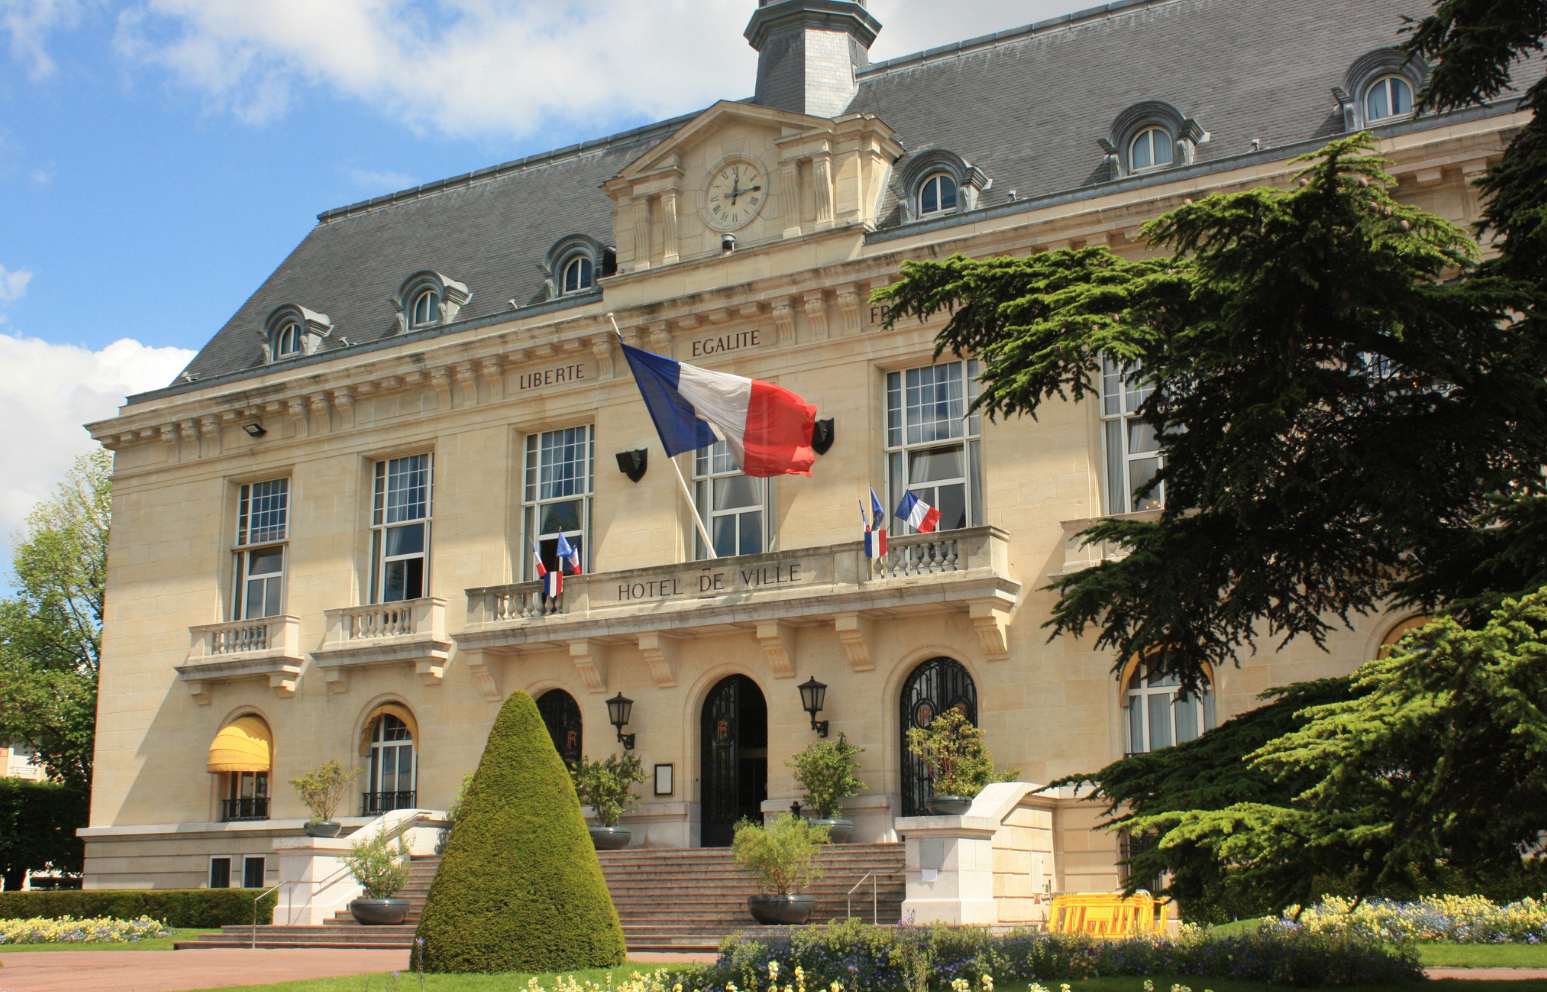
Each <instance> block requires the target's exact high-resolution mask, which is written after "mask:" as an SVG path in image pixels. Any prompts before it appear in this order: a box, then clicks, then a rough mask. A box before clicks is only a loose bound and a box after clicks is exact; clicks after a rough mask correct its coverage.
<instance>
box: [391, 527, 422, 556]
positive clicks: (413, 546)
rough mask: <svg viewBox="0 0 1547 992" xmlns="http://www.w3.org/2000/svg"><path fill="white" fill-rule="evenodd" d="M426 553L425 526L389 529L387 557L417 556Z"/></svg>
mask: <svg viewBox="0 0 1547 992" xmlns="http://www.w3.org/2000/svg"><path fill="white" fill-rule="evenodd" d="M423 552H424V524H408V525H406V526H403V527H389V528H387V557H388V558H396V557H398V556H399V555H417V554H422V553H423Z"/></svg>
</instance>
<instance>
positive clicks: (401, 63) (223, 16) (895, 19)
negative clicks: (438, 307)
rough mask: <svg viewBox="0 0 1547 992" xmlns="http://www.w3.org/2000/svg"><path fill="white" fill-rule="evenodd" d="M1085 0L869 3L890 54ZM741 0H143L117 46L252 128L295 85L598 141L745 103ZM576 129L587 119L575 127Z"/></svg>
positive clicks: (449, 119)
mask: <svg viewBox="0 0 1547 992" xmlns="http://www.w3.org/2000/svg"><path fill="white" fill-rule="evenodd" d="M1088 3H1089V0H969V2H966V3H961V4H956V5H953V6H952V7H951V8H950V15H949V16H947V17H942V16H940V11H941V8H940V6H939V5H938V3H936V2H934V0H874V2H873V3H872V4H871V7H872V9H873V10H874V11H875V13H876V15H877V16H878V17H879V18H880V19H881V21H882V23H883V24H884V25H885V28H884V30H883V31H882V33H881V37H880V39H879V40H878V41H877V43H876V46H875V49H874V51H873V55H874V57H876V58H887V57H891V56H894V55H900V54H906V53H907V52H910V51H915V50H918V49H920V48H926V47H930V46H933V45H939V44H945V43H947V42H953V41H959V40H962V39H964V38H967V37H970V36H973V35H977V34H982V33H986V32H989V31H995V30H1002V29H1004V28H1007V27H1013V26H1016V25H1019V24H1023V23H1026V22H1028V21H1031V20H1036V19H1039V18H1042V17H1047V16H1051V15H1053V14H1057V13H1063V12H1065V11H1068V10H1073V9H1077V8H1079V7H1082V6H1087V5H1088ZM754 9H755V7H754V4H753V3H752V2H751V0H651V2H649V3H640V2H638V0H586V2H581V0H567V2H563V0H561V2H537V0H421V2H409V0H327V2H325V3H318V2H316V0H138V2H137V4H136V5H135V6H133V7H130V8H128V9H126V10H125V11H123V12H122V13H121V14H120V15H119V19H118V30H117V36H116V45H117V48H118V51H119V52H120V54H122V55H123V56H125V57H126V58H128V59H130V60H131V61H135V62H140V63H145V64H150V65H155V66H159V67H161V68H163V69H165V70H166V71H168V72H170V73H171V74H172V76H173V77H174V78H175V79H177V80H178V81H180V82H181V83H183V84H185V85H187V86H190V87H192V88H194V89H195V90H197V91H199V92H201V93H202V94H204V96H205V97H206V99H208V100H209V101H210V103H211V105H212V107H213V108H214V109H216V110H219V111H223V112H226V113H230V114H233V115H235V116H237V117H238V118H240V119H242V120H245V121H247V122H249V123H253V124H263V123H268V122H271V121H275V120H278V119H280V118H281V117H282V116H283V115H284V114H285V113H286V112H287V110H288V108H289V106H290V104H291V102H292V101H293V100H294V99H295V94H296V92H297V90H298V88H304V87H312V86H315V87H321V88H325V89H327V90H329V91H331V92H335V93H341V94H343V95H346V96H349V97H352V98H354V99H357V100H359V101H362V102H364V103H366V104H367V105H369V106H371V107H373V108H375V109H377V110H378V111H379V112H381V113H382V114H383V115H385V116H388V117H392V118H397V119H399V120H401V121H403V122H404V123H405V124H406V125H408V126H409V127H410V128H413V129H415V130H417V131H424V132H434V133H441V134H449V135H454V136H475V135H500V136H515V137H524V136H529V135H533V134H536V133H539V132H541V131H543V130H546V129H549V128H552V127H554V126H556V125H559V124H565V125H567V126H566V127H565V130H569V131H572V130H574V127H573V122H575V121H580V122H582V127H581V128H579V130H582V131H586V132H590V133H599V132H601V131H603V130H605V129H606V128H608V127H611V126H613V125H614V124H616V123H617V122H620V121H623V120H628V119H637V118H639V117H647V118H659V117H664V116H670V115H673V114H678V113H684V112H687V111H690V110H693V109H695V108H697V107H700V106H703V105H705V104H707V103H709V102H711V101H712V100H715V99H718V98H721V97H729V98H739V97H743V96H747V95H750V93H751V90H752V84H753V77H754V71H755V66H756V55H755V53H754V52H753V51H752V50H751V48H749V47H748V46H747V44H746V42H745V41H744V40H743V38H742V30H743V29H744V28H745V26H746V23H747V19H748V17H749V16H750V15H751V13H752V11H753V10H754ZM586 124H589V125H592V126H584V125H586Z"/></svg>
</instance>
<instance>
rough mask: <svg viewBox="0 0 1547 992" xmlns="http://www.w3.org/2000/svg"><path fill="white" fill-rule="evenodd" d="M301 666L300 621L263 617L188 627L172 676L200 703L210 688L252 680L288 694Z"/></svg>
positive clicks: (286, 617) (207, 700)
mask: <svg viewBox="0 0 1547 992" xmlns="http://www.w3.org/2000/svg"><path fill="white" fill-rule="evenodd" d="M304 662H305V658H304V656H303V654H302V652H301V621H300V619H299V618H297V617H293V616H277V617H263V618H260V619H255V620H234V621H229V622H226V623H209V624H202V625H200V626H197V627H189V628H188V656H187V657H186V658H185V659H184V660H183V663H182V664H181V665H178V666H177V675H178V678H179V680H181V681H182V682H183V684H184V685H186V686H187V687H188V690H189V692H191V693H192V694H193V697H194V699H195V700H197V701H198V702H199V703H200V704H207V703H208V702H209V686H210V685H212V684H214V683H217V682H229V681H233V680H236V679H246V678H254V677H263V678H267V679H268V681H269V686H270V688H272V689H273V690H274V691H275V692H277V693H278V694H279V695H281V696H289V695H293V694H294V692H295V683H296V679H297V678H298V677H299V676H300V674H301V666H302V665H303V664H304Z"/></svg>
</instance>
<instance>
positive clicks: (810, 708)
mask: <svg viewBox="0 0 1547 992" xmlns="http://www.w3.org/2000/svg"><path fill="white" fill-rule="evenodd" d="M825 702H827V685H826V683H823V682H818V681H817V680H816V677H815V676H812V677H811V678H808V679H806V681H804V682H802V683H801V684H800V705H801V708H802V709H804V710H805V711H806V712H807V713H810V714H811V729H812V730H815V731H816V735H817V736H818V737H826V736H827V721H826V720H818V719H817V718H816V715H817V714H818V713H820V712H822V704H823V703H825Z"/></svg>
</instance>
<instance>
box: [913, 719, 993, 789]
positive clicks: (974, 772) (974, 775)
mask: <svg viewBox="0 0 1547 992" xmlns="http://www.w3.org/2000/svg"><path fill="white" fill-rule="evenodd" d="M908 751H909V753H910V754H912V755H913V756H914V757H915V758H918V759H919V760H920V761H922V762H924V764H925V766H926V767H928V769H929V781H930V785H931V787H932V789H933V790H934V794H935V795H937V796H967V797H969V798H970V797H973V796H976V795H977V794H978V793H980V792H982V791H983V788H984V787H985V786H987V785H988V784H989V783H991V782H1006V781H1009V780H1011V779H1013V778H1014V777H1015V772H1013V771H1004V770H1001V771H995V770H994V759H993V758H991V757H990V756H989V753H988V747H987V745H985V744H984V743H983V729H982V728H981V727H978V726H977V725H975V724H974V723H973V722H972V721H971V720H969V719H967V713H966V711H964V710H963V709H962V708H961V707H960V706H952V707H951V708H950V709H948V710H946V711H945V712H944V713H937V714H935V718H934V719H933V720H930V721H929V725H928V726H926V727H912V728H910V729H909V730H908Z"/></svg>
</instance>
